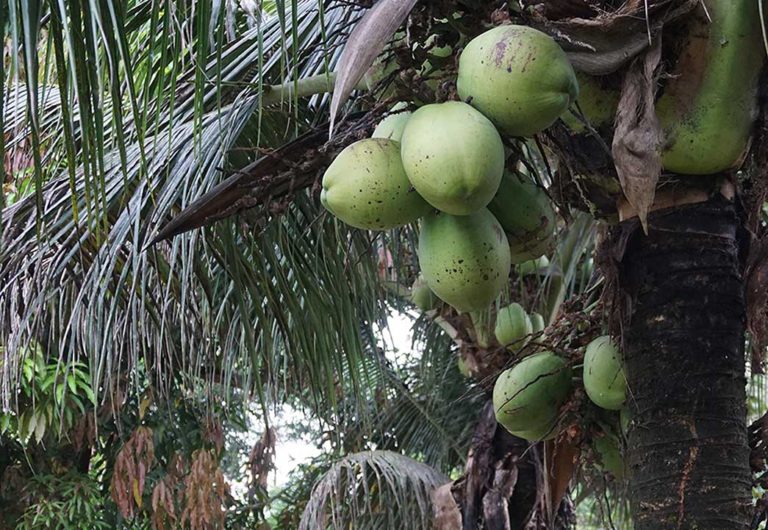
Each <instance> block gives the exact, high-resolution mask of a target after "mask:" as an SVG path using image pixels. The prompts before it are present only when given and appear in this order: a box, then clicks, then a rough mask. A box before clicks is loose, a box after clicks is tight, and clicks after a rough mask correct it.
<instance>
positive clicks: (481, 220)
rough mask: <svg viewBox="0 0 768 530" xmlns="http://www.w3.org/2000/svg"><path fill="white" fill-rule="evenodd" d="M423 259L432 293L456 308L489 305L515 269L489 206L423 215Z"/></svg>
mask: <svg viewBox="0 0 768 530" xmlns="http://www.w3.org/2000/svg"><path fill="white" fill-rule="evenodd" d="M419 263H420V264H421V271H422V274H423V275H424V279H425V280H426V282H427V285H429V288H430V289H431V290H432V292H433V293H435V294H436V295H437V296H438V297H439V298H440V299H441V300H443V301H445V302H446V303H448V304H450V305H452V306H453V307H455V308H456V309H457V310H458V311H479V310H482V309H485V308H487V307H488V306H489V305H490V304H491V303H492V302H493V301H494V300H495V299H496V297H497V296H498V294H499V292H500V291H501V289H502V287H503V286H504V285H505V284H506V282H507V279H508V277H509V271H510V268H511V265H510V262H509V244H508V242H507V238H506V236H505V235H504V231H503V230H502V229H501V226H500V225H499V222H498V221H497V220H496V218H495V217H493V214H491V212H489V211H488V210H487V209H485V208H483V209H481V210H480V211H478V212H476V213H474V214H472V215H467V216H455V215H448V214H444V213H432V214H430V215H427V216H426V217H424V219H423V221H422V224H421V233H420V234H419Z"/></svg>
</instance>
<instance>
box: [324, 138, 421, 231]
mask: <svg viewBox="0 0 768 530" xmlns="http://www.w3.org/2000/svg"><path fill="white" fill-rule="evenodd" d="M320 201H321V202H322V203H323V206H325V208H326V209H327V210H328V211H330V212H331V213H332V214H333V215H335V216H336V217H338V218H339V219H341V220H342V221H344V222H345V223H347V224H349V225H352V226H354V227H356V228H364V229H367V230H387V229H389V228H395V227H397V226H402V225H404V224H407V223H411V222H413V221H415V220H416V219H418V218H419V217H422V216H423V215H425V214H427V213H428V212H429V211H431V210H432V208H431V207H430V206H429V204H427V203H426V202H425V201H424V199H422V198H421V197H420V196H419V194H418V193H416V192H415V191H414V190H413V189H412V188H411V183H410V182H408V177H406V175H405V170H404V169H403V164H402V162H401V161H400V144H399V143H398V142H395V141H394V140H387V139H385V138H369V139H365V140H360V141H358V142H355V143H353V144H352V145H350V146H348V147H347V148H345V149H344V150H343V151H342V152H341V153H339V155H338V156H337V157H336V159H335V160H334V161H333V163H331V165H330V166H328V169H327V170H326V171H325V174H324V175H323V190H322V192H321V193H320Z"/></svg>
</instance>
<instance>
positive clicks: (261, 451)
mask: <svg viewBox="0 0 768 530" xmlns="http://www.w3.org/2000/svg"><path fill="white" fill-rule="evenodd" d="M275 441H276V436H275V431H274V430H273V429H271V428H270V427H267V428H266V429H264V433H263V434H262V435H261V439H260V440H259V441H257V442H256V443H255V444H254V445H253V448H252V449H251V454H250V455H249V457H248V467H249V469H250V471H251V488H255V487H256V486H259V487H261V488H266V487H267V480H268V478H269V472H270V471H271V470H272V469H273V468H274V466H273V461H274V458H275Z"/></svg>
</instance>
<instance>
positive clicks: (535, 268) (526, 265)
mask: <svg viewBox="0 0 768 530" xmlns="http://www.w3.org/2000/svg"><path fill="white" fill-rule="evenodd" d="M516 268H517V272H518V274H520V275H521V276H533V275H539V276H545V275H546V274H547V271H548V269H549V258H548V257H546V256H541V257H540V258H537V259H532V260H530V261H524V262H523V263H520V264H518V265H517V267H516Z"/></svg>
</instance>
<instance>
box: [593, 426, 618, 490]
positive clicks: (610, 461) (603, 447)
mask: <svg viewBox="0 0 768 530" xmlns="http://www.w3.org/2000/svg"><path fill="white" fill-rule="evenodd" d="M592 448H593V449H594V450H595V456H597V458H598V462H597V464H598V466H599V467H600V469H602V470H603V471H605V472H607V473H610V474H611V475H613V476H614V477H616V478H617V479H619V480H621V479H623V478H624V459H623V458H622V457H621V444H620V442H619V439H618V438H617V437H616V436H614V435H612V434H605V435H604V436H600V437H595V438H593V439H592Z"/></svg>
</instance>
